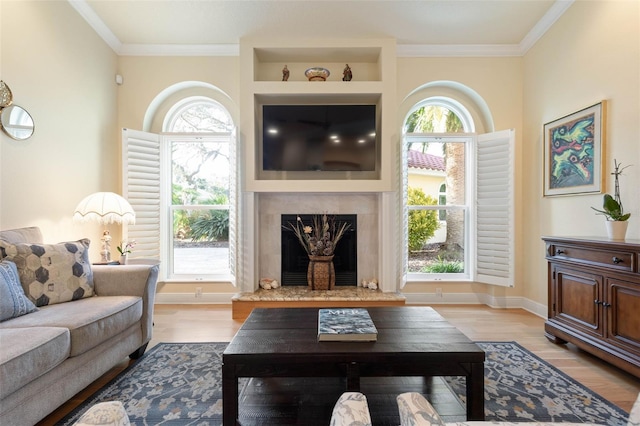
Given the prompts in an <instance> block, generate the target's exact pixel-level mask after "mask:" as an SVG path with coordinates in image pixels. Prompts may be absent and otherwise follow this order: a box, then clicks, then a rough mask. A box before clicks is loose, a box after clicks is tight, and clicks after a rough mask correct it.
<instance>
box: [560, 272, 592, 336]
mask: <svg viewBox="0 0 640 426" xmlns="http://www.w3.org/2000/svg"><path fill="white" fill-rule="evenodd" d="M552 279H553V280H554V282H555V303H554V304H553V306H552V312H553V318H554V320H555V321H557V322H560V323H564V324H566V325H567V326H568V327H571V328H574V329H577V330H580V331H581V332H584V333H588V334H592V335H594V336H598V337H602V336H604V327H603V324H602V296H601V291H602V282H603V279H602V276H600V275H596V274H591V273H588V272H582V271H578V270H575V269H570V268H566V267H564V266H561V265H553V268H552Z"/></svg>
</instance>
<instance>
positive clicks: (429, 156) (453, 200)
mask: <svg viewBox="0 0 640 426" xmlns="http://www.w3.org/2000/svg"><path fill="white" fill-rule="evenodd" d="M463 131H464V129H463V125H462V121H461V120H460V118H459V117H458V116H457V115H456V114H455V113H454V112H453V111H451V110H449V109H448V108H445V107H443V106H439V105H426V106H423V107H420V108H418V109H417V110H415V111H414V112H413V113H412V114H411V115H410V116H409V117H408V119H407V122H406V132H407V134H415V135H419V134H425V133H459V132H463ZM407 141H408V143H407V149H408V150H414V151H419V152H421V153H422V154H425V155H426V157H424V158H425V159H424V162H425V163H426V167H425V169H426V171H424V172H423V173H421V174H422V176H421V178H420V179H419V178H418V176H417V175H416V176H412V174H413V172H412V170H411V168H409V170H408V172H407V173H408V191H409V195H411V193H412V191H415V190H416V189H419V190H421V191H424V193H425V194H426V195H427V197H425V198H424V199H425V200H430V201H432V202H429V203H413V202H411V200H409V202H408V204H409V205H408V206H407V207H408V217H407V221H408V230H409V235H408V241H409V242H410V244H409V247H407V250H408V272H409V273H463V272H468V271H467V270H466V268H465V264H464V258H465V253H464V250H465V241H466V240H467V232H468V229H467V227H466V224H465V216H466V212H467V210H468V206H467V200H466V188H465V179H466V171H465V158H466V157H465V152H466V149H467V145H468V144H466V143H465V142H464V141H463V140H462V139H461V140H460V141H455V139H451V138H447V140H446V142H441V141H440V138H435V137H420V136H417V137H408V139H407ZM410 157H415V156H410ZM438 160H439V161H440V162H442V163H444V167H443V168H444V180H445V182H444V183H441V182H442V177H441V175H440V174H439V173H438V172H439V171H440V172H441V170H437V165H438V164H439V162H438ZM430 174H431V176H432V180H433V182H430V181H429V179H428V177H429V175H430ZM425 175H426V177H425ZM410 198H411V197H410ZM435 200H437V202H435ZM415 211H432V212H434V214H435V211H437V212H438V213H437V217H438V219H439V221H440V227H439V229H438V230H436V231H435V232H434V233H433V235H430V237H429V238H428V239H426V240H425V241H424V242H423V244H421V245H417V244H416V242H415V241H416V236H415V235H413V231H412V230H413V229H420V228H419V227H417V226H416V224H414V223H413V222H415V220H416V218H417V217H418V216H416V215H415V213H414V212H415Z"/></svg>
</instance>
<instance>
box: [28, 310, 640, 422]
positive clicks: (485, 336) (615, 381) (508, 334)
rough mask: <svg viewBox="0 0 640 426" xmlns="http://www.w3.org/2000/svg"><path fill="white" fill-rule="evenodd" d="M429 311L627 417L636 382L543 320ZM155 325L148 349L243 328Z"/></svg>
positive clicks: (160, 315) (172, 316)
mask: <svg viewBox="0 0 640 426" xmlns="http://www.w3.org/2000/svg"><path fill="white" fill-rule="evenodd" d="M433 308H434V309H435V310H436V311H438V312H439V313H440V314H441V315H442V316H443V317H445V318H446V319H447V320H448V321H449V322H450V323H451V324H453V325H454V326H456V327H458V329H460V330H461V331H462V332H463V333H464V334H466V335H467V336H468V337H469V338H470V339H472V340H474V341H516V342H518V343H519V344H521V345H522V346H524V347H525V348H527V349H529V350H530V351H531V352H533V353H535V354H536V355H538V356H539V357H540V358H542V359H544V360H546V361H547V362H549V363H550V364H552V365H554V366H555V367H557V368H558V369H560V370H562V371H563V372H564V373H565V374H567V375H569V376H570V377H572V378H574V379H575V380H577V381H578V382H580V383H582V384H583V385H585V386H587V387H589V388H590V389H591V390H593V391H594V392H596V393H598V394H599V395H601V396H602V397H604V398H606V399H608V400H609V401H611V402H612V403H614V404H616V405H618V406H619V407H620V408H622V409H624V410H626V411H627V412H628V411H629V410H630V409H631V407H632V405H633V402H634V401H635V399H636V396H637V395H638V393H639V392H640V379H637V378H635V377H633V376H631V375H629V374H628V373H625V372H623V371H622V370H619V369H617V368H615V367H612V366H610V365H609V364H607V363H605V362H603V361H600V360H599V359H597V358H595V357H593V356H591V355H589V354H588V353H586V352H583V351H581V350H579V349H577V348H576V347H575V346H573V345H556V344H553V343H551V342H549V341H548V340H547V339H546V338H545V337H544V330H543V328H544V326H543V324H544V320H543V319H542V318H540V317H537V316H535V315H533V314H531V313H529V312H527V311H524V310H521V309H492V308H489V307H486V306H481V305H472V306H471V305H464V306H452V305H433ZM154 322H155V327H154V331H153V340H152V341H151V343H150V345H149V347H152V346H154V345H155V344H157V343H160V342H228V341H230V340H231V338H232V337H233V336H234V335H235V333H236V331H237V330H238V328H240V326H241V325H242V321H239V320H233V319H232V318H231V305H157V306H156V307H155V316H154ZM128 364H129V362H128V361H126V360H124V361H123V362H122V363H121V364H120V365H118V366H117V367H115V368H113V369H112V370H111V371H109V372H108V373H107V374H105V375H104V376H103V377H101V378H100V379H98V380H97V381H96V382H95V383H93V384H92V385H91V386H89V387H88V388H87V389H85V390H84V391H82V392H80V393H79V394H77V395H76V396H75V397H74V398H72V399H71V400H70V401H68V402H67V403H66V404H64V405H63V406H62V407H60V408H59V409H58V410H56V411H55V412H53V413H52V414H51V415H49V416H48V417H47V418H46V419H44V420H43V421H41V422H40V423H38V425H40V426H44V425H55V424H56V422H57V421H59V420H60V419H62V418H63V417H64V416H65V415H66V414H67V413H69V412H70V411H72V410H73V409H74V408H75V407H76V406H78V405H79V404H80V403H81V402H82V401H84V400H85V399H86V398H88V397H89V396H90V395H91V394H93V393H94V392H95V391H96V390H98V389H100V388H101V387H102V386H103V385H104V384H106V383H107V382H108V381H109V380H111V379H112V378H113V377H115V376H116V375H117V374H118V373H119V372H120V371H122V370H123V369H124V368H126V367H127V365H128Z"/></svg>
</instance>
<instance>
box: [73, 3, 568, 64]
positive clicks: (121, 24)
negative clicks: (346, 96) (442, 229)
mask: <svg viewBox="0 0 640 426" xmlns="http://www.w3.org/2000/svg"><path fill="white" fill-rule="evenodd" d="M68 1H69V2H70V3H71V5H72V6H73V7H74V8H75V9H76V10H77V11H78V12H79V13H80V14H81V15H82V16H83V17H84V18H85V19H86V20H87V22H89V24H90V25H91V26H92V27H93V28H94V29H95V30H96V31H97V32H98V34H100V36H102V38H103V39H105V41H106V42H107V43H108V44H109V45H110V46H111V47H112V48H113V50H114V51H115V52H116V53H118V54H120V55H176V54H178V55H208V54H211V55H237V54H238V43H239V42H240V39H241V38H243V37H247V38H287V39H292V38H295V37H298V38H325V37H329V38H361V39H365V38H394V39H396V42H397V45H398V54H399V55H400V56H434V55H438V56H441V55H444V56H468V55H482V56H485V55H522V54H524V53H525V52H526V51H527V50H528V49H529V48H530V47H531V46H532V45H533V44H534V43H535V41H536V40H538V39H539V38H540V37H541V36H542V35H543V34H544V32H545V31H546V30H547V29H548V28H549V27H550V26H551V25H552V24H553V23H554V22H555V21H556V19H558V18H559V17H560V15H562V13H564V11H565V10H566V9H567V8H568V7H569V6H570V5H571V4H572V2H573V1H574V0H422V1H405V0H384V1H371V0H334V1H331V0H288V1H283V0H119V1H114V0H68Z"/></svg>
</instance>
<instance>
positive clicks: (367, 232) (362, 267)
mask: <svg viewBox="0 0 640 426" xmlns="http://www.w3.org/2000/svg"><path fill="white" fill-rule="evenodd" d="M257 212H258V228H259V229H260V238H259V244H258V247H257V248H258V253H257V257H258V264H259V265H260V266H259V271H258V273H259V276H260V277H261V278H275V279H278V280H280V276H281V260H282V259H281V247H280V238H281V227H280V221H281V215H283V214H318V213H327V214H355V215H357V224H358V240H357V250H358V253H357V255H358V281H357V282H361V281H362V280H363V279H367V280H371V279H372V278H376V279H379V268H378V266H379V248H378V247H379V235H378V226H379V214H378V212H379V195H378V194H375V193H367V194H365V193H357V194H353V193H348V194H344V193H333V194H332V193H322V194H310V193H261V194H260V196H259V200H258V208H257Z"/></svg>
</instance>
